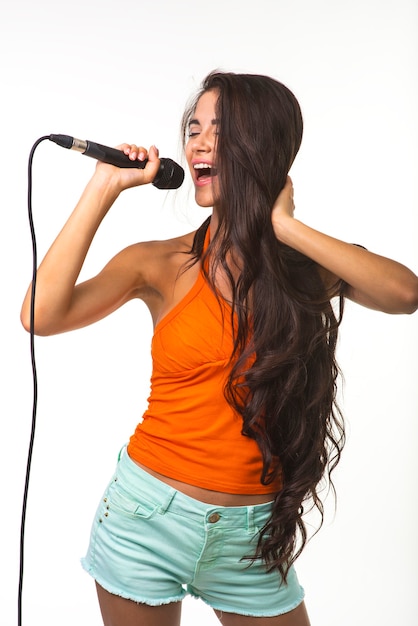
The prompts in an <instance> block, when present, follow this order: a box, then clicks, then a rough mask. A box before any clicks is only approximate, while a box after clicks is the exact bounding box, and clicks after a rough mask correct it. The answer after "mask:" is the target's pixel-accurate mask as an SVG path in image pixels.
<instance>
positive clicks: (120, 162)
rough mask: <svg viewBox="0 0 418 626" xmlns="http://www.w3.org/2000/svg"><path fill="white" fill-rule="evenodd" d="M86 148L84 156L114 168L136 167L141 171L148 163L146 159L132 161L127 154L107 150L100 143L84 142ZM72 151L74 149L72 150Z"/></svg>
mask: <svg viewBox="0 0 418 626" xmlns="http://www.w3.org/2000/svg"><path fill="white" fill-rule="evenodd" d="M83 143H85V144H86V148H85V150H84V151H82V152H83V154H85V155H86V156H89V157H92V158H93V159H97V160H98V161H103V162H104V163H108V164H109V165H115V166H116V167H136V168H138V169H140V170H143V169H144V168H145V166H146V164H147V163H148V159H145V160H144V161H138V160H135V161H132V160H131V159H130V158H129V157H128V155H127V154H125V153H124V152H122V150H117V149H116V148H109V146H102V144H100V143H94V142H93V141H89V140H87V141H85V142H83ZM73 149H74V148H73Z"/></svg>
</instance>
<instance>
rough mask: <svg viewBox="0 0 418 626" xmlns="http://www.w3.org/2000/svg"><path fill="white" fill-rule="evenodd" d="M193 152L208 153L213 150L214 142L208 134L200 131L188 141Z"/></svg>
mask: <svg viewBox="0 0 418 626" xmlns="http://www.w3.org/2000/svg"><path fill="white" fill-rule="evenodd" d="M189 143H190V145H191V148H192V150H193V152H210V151H211V150H212V149H213V146H214V141H213V137H212V136H211V134H210V133H209V132H205V131H201V132H199V133H198V134H196V135H194V136H192V137H191V138H190V139H189Z"/></svg>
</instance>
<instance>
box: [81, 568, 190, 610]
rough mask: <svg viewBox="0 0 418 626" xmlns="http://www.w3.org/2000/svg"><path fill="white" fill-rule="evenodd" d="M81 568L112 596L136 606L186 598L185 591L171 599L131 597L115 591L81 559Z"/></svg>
mask: <svg viewBox="0 0 418 626" xmlns="http://www.w3.org/2000/svg"><path fill="white" fill-rule="evenodd" d="M81 566H82V568H83V569H84V571H85V572H87V574H89V575H90V576H91V577H92V578H93V579H94V580H95V581H96V583H97V584H98V585H100V587H102V588H103V589H104V590H105V591H108V592H109V593H111V594H112V595H114V596H119V598H124V599H125V600H131V601H132V602H136V604H146V605H148V606H163V605H164V604H171V603H172V602H181V601H182V600H184V598H185V597H186V596H187V591H186V590H183V593H181V594H180V595H177V596H172V597H171V598H161V599H156V598H153V599H152V600H150V599H149V598H144V597H140V596H136V597H132V594H129V593H126V591H123V589H115V588H114V587H112V585H109V584H108V583H106V581H104V580H102V579H101V578H100V576H96V575H95V574H94V572H92V571H91V568H90V567H88V565H87V564H86V563H85V560H84V559H81Z"/></svg>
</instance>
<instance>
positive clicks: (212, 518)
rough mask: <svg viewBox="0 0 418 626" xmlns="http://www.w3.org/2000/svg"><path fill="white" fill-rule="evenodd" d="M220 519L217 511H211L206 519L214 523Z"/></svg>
mask: <svg viewBox="0 0 418 626" xmlns="http://www.w3.org/2000/svg"><path fill="white" fill-rule="evenodd" d="M220 519H221V516H220V515H219V513H211V514H210V515H209V517H208V521H209V522H210V523H211V524H215V522H219V520H220Z"/></svg>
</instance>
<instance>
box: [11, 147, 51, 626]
mask: <svg viewBox="0 0 418 626" xmlns="http://www.w3.org/2000/svg"><path fill="white" fill-rule="evenodd" d="M46 139H49V135H48V136H45V137H41V138H40V139H38V140H37V141H36V142H35V143H34V144H33V146H32V150H31V151H30V155H29V163H28V216H29V226H30V232H31V237H32V259H33V273H32V288H31V301H30V355H31V361H32V376H33V408H32V427H31V434H30V440H29V450H28V457H27V464H26V479H25V488H24V492H23V503H22V520H21V526H20V565H19V590H18V599H17V604H18V607H17V611H18V615H17V623H18V626H22V595H23V594H22V592H23V565H24V553H25V550H24V548H25V525H26V508H27V502H28V491H29V478H30V468H31V464H32V454H33V444H34V441H35V428H36V410H37V405H38V379H37V373H36V359H35V331H34V328H35V325H34V321H35V291H36V273H37V266H38V263H37V250H36V247H37V246H36V236H35V227H34V223H33V212H32V163H33V156H34V153H35V150H36V148H37V147H38V145H39V144H40V143H41V141H45V140H46Z"/></svg>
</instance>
